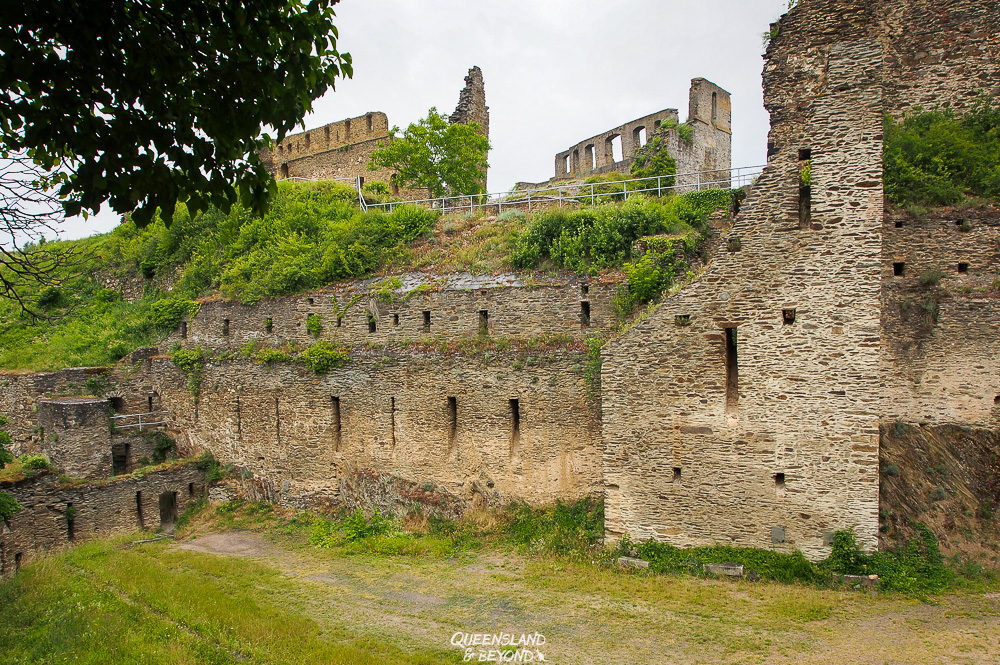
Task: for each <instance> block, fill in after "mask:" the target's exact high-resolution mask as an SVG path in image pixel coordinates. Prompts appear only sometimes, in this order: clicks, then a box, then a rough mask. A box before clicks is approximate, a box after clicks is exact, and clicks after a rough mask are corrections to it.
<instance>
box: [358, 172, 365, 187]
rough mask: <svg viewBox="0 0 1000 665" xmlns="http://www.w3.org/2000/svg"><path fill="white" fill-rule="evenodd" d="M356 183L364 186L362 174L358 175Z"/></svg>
mask: <svg viewBox="0 0 1000 665" xmlns="http://www.w3.org/2000/svg"><path fill="white" fill-rule="evenodd" d="M358 184H359V185H361V186H362V187H364V186H365V177H364V176H363V175H359V176H358Z"/></svg>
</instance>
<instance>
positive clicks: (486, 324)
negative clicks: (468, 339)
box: [479, 309, 490, 335]
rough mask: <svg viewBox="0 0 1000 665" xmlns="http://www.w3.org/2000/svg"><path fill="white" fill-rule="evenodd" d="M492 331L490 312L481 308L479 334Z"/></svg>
mask: <svg viewBox="0 0 1000 665" xmlns="http://www.w3.org/2000/svg"><path fill="white" fill-rule="evenodd" d="M489 332H490V313H489V312H488V311H487V310H485V309H481V310H479V334H480V335H487V334H489Z"/></svg>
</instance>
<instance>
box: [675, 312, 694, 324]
mask: <svg viewBox="0 0 1000 665" xmlns="http://www.w3.org/2000/svg"><path fill="white" fill-rule="evenodd" d="M674 325H678V326H681V327H683V326H689V325H691V315H690V314H675V315H674Z"/></svg>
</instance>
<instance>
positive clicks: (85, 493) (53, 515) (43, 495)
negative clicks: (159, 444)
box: [0, 466, 206, 575]
mask: <svg viewBox="0 0 1000 665" xmlns="http://www.w3.org/2000/svg"><path fill="white" fill-rule="evenodd" d="M0 490H2V491H5V492H8V493H9V494H11V495H13V496H14V498H15V499H17V501H18V503H20V504H21V506H22V509H21V510H20V511H19V512H17V513H16V514H15V515H14V516H13V517H12V518H11V519H10V520H9V521H7V522H6V523H5V524H3V525H2V527H0V575H11V574H13V572H14V571H15V570H16V569H17V568H18V567H20V566H21V565H24V563H26V562H27V561H29V560H30V559H31V558H32V557H34V556H36V555H37V554H39V553H41V552H46V551H49V550H53V549H56V548H58V547H61V546H65V545H68V544H70V543H72V542H77V541H80V540H85V539H87V538H94V537H103V536H108V535H113V534H118V533H129V532H132V531H139V530H141V529H149V530H156V529H160V528H162V529H164V530H166V531H172V529H173V525H174V524H175V523H176V521H177V517H178V516H179V515H180V514H181V513H183V512H184V510H185V508H187V506H188V504H189V503H190V502H192V501H195V500H197V499H198V498H200V497H202V496H205V495H206V485H205V474H204V473H203V472H201V471H199V470H198V469H197V468H195V467H194V466H177V467H172V468H167V469H162V470H159V471H153V472H151V473H149V474H146V475H144V476H142V477H138V476H122V477H121V478H116V479H114V480H110V481H105V482H102V483H91V484H86V485H77V486H65V485H62V484H60V482H59V481H58V479H57V477H56V475H55V474H52V473H42V474H40V475H38V476H35V477H34V478H30V479H26V480H22V481H19V482H16V483H0ZM161 497H164V499H162V500H161Z"/></svg>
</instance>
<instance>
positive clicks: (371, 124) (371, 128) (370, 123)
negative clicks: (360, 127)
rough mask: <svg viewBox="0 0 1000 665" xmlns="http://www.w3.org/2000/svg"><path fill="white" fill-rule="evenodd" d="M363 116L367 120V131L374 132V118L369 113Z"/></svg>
mask: <svg viewBox="0 0 1000 665" xmlns="http://www.w3.org/2000/svg"><path fill="white" fill-rule="evenodd" d="M365 118H366V119H367V120H368V131H369V132H374V131H375V118H373V117H372V114H371V113H369V114H368V115H366V116H365Z"/></svg>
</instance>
